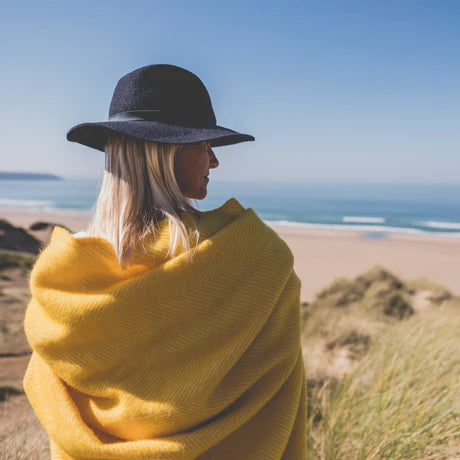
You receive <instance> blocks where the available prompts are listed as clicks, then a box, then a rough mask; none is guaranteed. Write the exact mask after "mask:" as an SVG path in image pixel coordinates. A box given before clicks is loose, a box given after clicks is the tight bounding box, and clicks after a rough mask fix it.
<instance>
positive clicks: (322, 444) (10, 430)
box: [0, 254, 460, 460]
mask: <svg viewBox="0 0 460 460" xmlns="http://www.w3.org/2000/svg"><path fill="white" fill-rule="evenodd" d="M2 260H4V261H5V262H6V263H7V264H11V263H13V264H15V265H14V266H11V265H9V266H10V267H11V270H19V269H23V268H24V269H25V268H26V267H27V264H28V263H29V261H28V260H27V259H24V260H22V258H21V259H14V258H10V254H5V256H4V259H2ZM11 270H10V272H8V273H9V274H11V273H13V271H11ZM4 273H6V272H4ZM13 278H14V276H13ZM8 283H9V282H8ZM19 284H20V283H19ZM20 288H21V286H20V285H19V286H16V285H13V284H11V286H9V287H4V288H3V291H4V292H3V296H0V301H1V300H2V299H3V305H2V308H3V307H4V308H6V309H7V310H5V317H4V320H3V325H4V326H5V325H6V324H7V325H8V327H7V328H6V327H5V333H4V334H3V335H2V339H3V340H5V342H4V344H5V347H6V346H7V345H8V344H9V348H8V349H11V350H13V351H20V350H23V349H24V350H25V348H24V344H23V343H22V342H21V341H19V340H18V341H15V340H16V338H15V337H16V335H17V334H16V335H15V334H13V332H14V331H16V329H17V330H18V331H19V328H16V329H15V327H13V326H15V324H16V323H17V324H18V325H19V323H20V320H22V316H18V314H19V313H21V315H22V314H23V313H22V310H21V312H19V311H18V310H17V306H18V305H19V304H21V305H22V303H24V302H23V297H22V296H21V295H20V294H21V293H20V291H15V290H14V289H16V290H17V289H20ZM11 299H12V300H11ZM21 308H25V305H24V306H23V307H21ZM459 313H460V299H459V298H457V297H454V296H453V295H452V294H451V293H450V292H448V291H447V290H446V289H445V288H444V287H443V286H440V285H439V284H437V283H433V282H432V281H430V280H426V279H418V280H404V281H402V280H400V279H398V278H397V277H395V276H394V275H393V274H391V273H390V272H388V271H386V270H385V269H384V268H383V267H380V266H375V267H373V268H372V269H371V270H369V271H368V272H366V273H364V274H363V275H361V276H359V277H357V278H355V279H346V278H337V279H336V280H334V281H333V282H332V283H331V284H330V285H329V286H327V287H326V288H325V289H323V291H321V292H320V293H319V294H318V296H317V298H316V299H315V301H314V302H312V303H311V304H303V306H302V314H303V320H304V324H303V331H302V347H303V350H304V360H305V364H306V371H307V376H308V382H307V386H308V388H307V389H308V399H309V401H308V404H309V420H308V432H307V437H308V443H309V450H310V457H309V458H312V459H321V460H323V459H324V460H329V459H334V460H335V459H340V460H342V459H353V460H355V459H371V458H375V459H381V458H382V459H383V458H388V459H421V458H423V459H454V458H460V439H459V436H460V434H459V433H460V430H459V428H460V423H459V412H460V409H459V403H458V401H460V393H459V390H460V387H459V385H460V375H459V374H460V370H459V368H460V366H459V353H458V350H459V349H460V335H459V334H458V331H459V330H460V328H459V326H460V324H459V322H460V316H459ZM0 319H1V318H0ZM0 322H1V321H0ZM10 345H11V346H10ZM6 349H7V348H5V350H6ZM8 359H9V361H8ZM3 362H4V363H10V364H9V366H10V368H9V369H10V371H9V373H6V374H5V373H4V374H5V375H4V376H3V377H2V378H3V379H4V384H5V385H4V386H3V391H0V395H3V396H4V398H5V401H4V402H2V403H0V460H6V459H8V460H10V459H11V460H12V459H15V460H16V459H18V460H19V459H39V460H41V459H49V458H50V454H49V444H48V438H47V435H46V432H45V431H44V429H43V427H42V426H41V425H40V422H39V420H38V419H37V417H36V415H35V414H34V412H33V410H32V408H31V407H30V405H29V403H28V401H27V398H26V397H25V396H24V395H20V394H19V395H18V394H16V395H14V394H13V391H11V390H9V391H7V389H8V385H9V388H13V387H14V385H15V382H16V387H17V381H19V380H18V376H19V374H20V373H21V374H22V372H23V370H22V367H21V366H24V364H23V363H22V362H21V359H20V358H18V357H16V358H3ZM14 363H16V364H14ZM13 364H14V365H15V366H16V367H13ZM1 375H2V374H1V372H0V376H1ZM6 377H8V378H6ZM0 390H1V388H0ZM17 390H18V392H19V393H20V392H21V391H22V389H21V388H20V387H17ZM293 460H294V459H293Z"/></svg>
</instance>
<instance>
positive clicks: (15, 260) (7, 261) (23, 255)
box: [0, 249, 36, 271]
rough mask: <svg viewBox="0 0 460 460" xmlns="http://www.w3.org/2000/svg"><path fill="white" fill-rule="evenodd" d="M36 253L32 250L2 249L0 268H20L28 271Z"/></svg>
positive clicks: (0, 252) (0, 250)
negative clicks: (31, 251)
mask: <svg viewBox="0 0 460 460" xmlns="http://www.w3.org/2000/svg"><path fill="white" fill-rule="evenodd" d="M35 260H36V255H35V254H31V253H30V252H22V251H15V250H9V249H0V270H4V269H6V268H20V269H22V270H23V271H28V270H30V269H31V268H32V266H33V264H34V262H35Z"/></svg>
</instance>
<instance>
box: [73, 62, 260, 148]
mask: <svg viewBox="0 0 460 460" xmlns="http://www.w3.org/2000/svg"><path fill="white" fill-rule="evenodd" d="M114 132H115V133H123V134H127V135H129V136H132V137H136V138H139V139H145V140H147V141H153V142H163V143H167V144H192V143H195V142H202V141H207V142H209V143H210V144H211V146H213V147H218V146H222V145H230V144H237V143H239V142H245V141H253V140H254V137H253V136H250V135H248V134H241V133H238V132H236V131H232V130H231V129H228V128H224V127H222V126H217V124H216V117H215V115H214V111H213V109H212V105H211V99H210V98H209V94H208V91H207V90H206V87H205V86H204V84H203V82H202V81H201V80H200V79H199V78H198V77H197V76H196V75H195V74H193V73H192V72H189V71H188V70H185V69H183V68H181V67H177V66H174V65H169V64H155V65H148V66H145V67H141V68H139V69H136V70H133V71H132V72H130V73H128V74H126V75H125V76H124V77H122V78H121V79H120V80H119V81H118V83H117V86H116V87H115V90H114V93H113V97H112V102H111V104H110V110H109V119H108V121H100V122H94V123H82V124H79V125H76V126H74V127H73V128H72V129H70V131H69V132H68V133H67V140H69V141H70V142H78V143H80V144H83V145H87V146H88V147H92V148H95V149H98V150H101V151H102V152H104V146H105V142H106V140H107V138H108V136H109V135H110V134H113V133H114Z"/></svg>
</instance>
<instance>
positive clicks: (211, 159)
mask: <svg viewBox="0 0 460 460" xmlns="http://www.w3.org/2000/svg"><path fill="white" fill-rule="evenodd" d="M217 166H219V160H218V159H217V158H216V156H215V155H214V152H213V150H212V149H209V167H210V168H217Z"/></svg>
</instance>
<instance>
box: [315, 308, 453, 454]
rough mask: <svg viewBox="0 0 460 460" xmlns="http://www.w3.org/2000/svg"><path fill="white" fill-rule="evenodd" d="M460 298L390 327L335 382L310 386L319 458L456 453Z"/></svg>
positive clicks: (327, 380)
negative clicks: (352, 368) (355, 363)
mask: <svg viewBox="0 0 460 460" xmlns="http://www.w3.org/2000/svg"><path fill="white" fill-rule="evenodd" d="M459 312H460V301H459V300H458V299H455V300H452V301H447V302H444V303H443V304H442V305H441V306H440V307H439V308H436V309H432V310H430V311H429V312H427V313H426V314H424V315H419V316H414V317H412V318H411V319H409V320H408V321H402V322H400V323H398V324H395V325H393V326H392V327H391V328H388V330H387V331H386V332H385V333H384V334H383V335H382V336H380V337H379V339H378V340H376V341H375V342H374V343H373V344H372V345H371V347H370V349H369V351H368V353H367V354H366V356H365V357H364V358H362V359H361V360H360V361H359V363H358V364H357V366H356V367H355V368H354V370H353V371H352V372H351V373H349V374H347V375H345V377H344V378H343V379H341V380H337V379H333V378H332V379H327V378H326V379H324V380H323V381H322V382H320V384H318V385H316V386H315V387H313V388H312V389H311V390H310V416H309V429H308V438H309V440H308V442H309V446H310V451H311V456H312V458H318V459H353V460H355V459H371V458H377V459H380V458H388V459H421V458H423V459H448V458H450V459H454V458H460V430H459V428H460V424H459V415H460V406H459V402H460V356H459V353H458V350H460V335H459V333H458V331H459V330H460V316H459Z"/></svg>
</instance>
